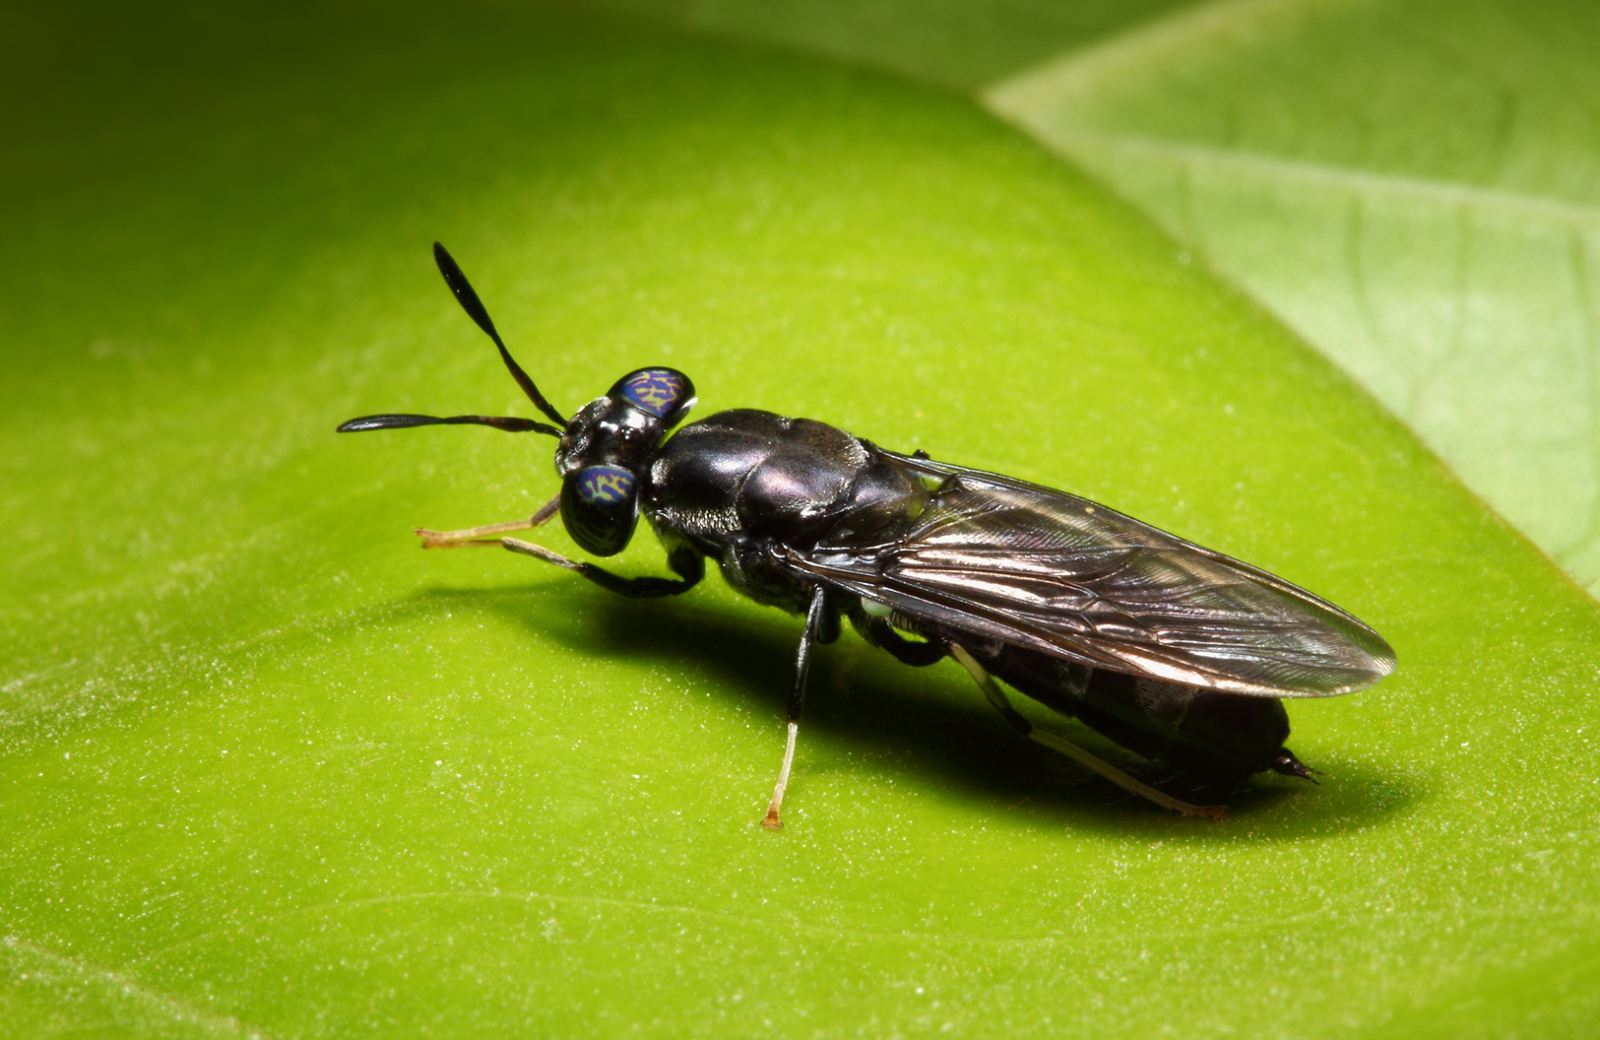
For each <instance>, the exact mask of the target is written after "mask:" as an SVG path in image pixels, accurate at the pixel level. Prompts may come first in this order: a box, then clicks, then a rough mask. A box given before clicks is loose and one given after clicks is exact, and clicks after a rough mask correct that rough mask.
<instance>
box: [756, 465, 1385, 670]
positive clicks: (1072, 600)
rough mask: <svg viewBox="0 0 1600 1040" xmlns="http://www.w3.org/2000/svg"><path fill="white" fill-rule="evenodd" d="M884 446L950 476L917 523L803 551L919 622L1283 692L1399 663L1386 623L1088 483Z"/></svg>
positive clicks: (1118, 666)
mask: <svg viewBox="0 0 1600 1040" xmlns="http://www.w3.org/2000/svg"><path fill="white" fill-rule="evenodd" d="M879 450H881V449H879ZM884 454H885V455H886V456H887V457H889V458H890V459H892V460H894V461H895V462H896V463H898V464H900V465H903V466H905V467H907V468H908V469H911V470H913V471H915V472H917V473H918V474H919V475H920V476H923V477H925V478H931V479H930V483H931V482H933V481H937V482H938V488H937V490H936V491H935V492H934V493H933V498H932V501H931V502H930V504H929V506H928V508H927V509H925V510H924V511H923V512H922V514H921V515H919V516H918V517H917V518H916V520H914V521H913V522H912V524H911V526H910V528H909V530H907V531H904V532H902V533H901V535H900V536H899V537H897V538H896V539H894V540H893V541H887V542H883V543H881V544H878V545H873V546H869V547H861V546H850V545H847V544H842V543H841V544H827V543H824V544H821V545H819V546H817V547H816V548H815V549H811V550H808V551H805V552H793V551H791V552H792V555H791V556H790V557H789V559H788V562H789V563H790V564H791V565H792V566H794V567H796V568H797V569H799V570H801V571H804V572H806V573H808V574H811V575H813V576H815V577H817V578H819V579H822V580H824V581H826V582H827V583H829V584H831V585H834V586H835V587H838V588H841V589H844V590H845V591H848V592H850V593H853V594H855V595H858V596H861V597H863V598H864V599H867V600H872V601H877V602H879V603H882V604H884V605H886V606H888V607H889V608H891V609H892V610H893V611H895V612H897V613H899V614H902V615H905V616H907V617H909V618H911V619H914V620H915V621H918V622H921V623H922V625H921V626H919V627H924V628H926V629H929V630H935V631H941V632H944V633H950V632H955V633H960V632H967V633H973V634H975V635H977V636H980V637H988V638H992V639H998V640H1001V641H1004V642H1006V643H1010V644H1015V645H1020V646H1025V647H1028V648H1030V649H1034V650H1039V651H1043V652H1045V653H1048V654H1052V655H1054V656H1058V657H1062V658H1065V659H1067V660H1071V661H1075V662H1078V663H1081V664H1087V665H1090V666H1092V667H1095V668H1105V669H1109V670H1111V671H1117V672H1130V673H1135V674H1141V675H1149V676H1152V677H1155V678H1159V679H1165V680H1168V681H1171V682H1179V683H1186V684H1190V685H1194V686H1200V687H1206V688H1210V689H1217V690H1227V691H1230V692H1234V693H1244V694H1256V695H1261V696H1271V697H1297V696H1298V697H1320V696H1329V695H1332V694H1337V693H1348V692H1350V691H1351V690H1357V689H1360V688H1361V687H1364V686H1368V685H1370V684H1371V683H1373V682H1376V681H1377V680H1378V679H1381V678H1382V677H1383V676H1385V675H1388V674H1389V673H1390V672H1392V671H1393V670H1394V665H1395V657H1394V651H1393V650H1392V649H1390V647H1389V644H1388V643H1386V642H1384V640H1383V637H1382V636H1380V635H1378V633H1376V632H1374V631H1373V630H1372V629H1371V628H1368V627H1367V626H1366V625H1365V624H1363V623H1362V622H1361V621H1359V620H1357V619H1356V618H1354V617H1352V616H1351V615H1350V614H1347V613H1345V612H1344V611H1342V610H1340V609H1339V608H1338V607H1336V606H1334V605H1333V604H1331V603H1329V602H1327V601H1326V600H1323V599H1320V598H1318V597H1317V596H1314V595H1312V594H1311V593H1309V592H1307V591H1305V590H1304V589H1301V588H1299V587H1297V586H1295V585H1291V584H1290V583H1289V582H1286V581H1284V580H1283V579H1281V578H1278V577H1276V576H1275V575H1272V574H1269V573H1267V572H1266V571H1263V570H1261V569H1260V568H1257V567H1252V566H1250V565H1249V564H1247V563H1242V562H1240V561H1238V560H1235V559H1233V558H1231V557H1228V556H1224V555H1222V554H1221V553H1217V552H1213V551H1211V550H1210V549H1206V548H1202V547H1201V546H1198V545H1195V544H1193V543H1191V542H1186V541H1184V540H1183V539H1181V538H1177V537H1175V536H1173V535H1170V534H1167V533H1166V532H1165V531H1161V530H1158V529H1157V528H1154V527H1151V526H1150V525H1149V524H1144V523H1140V522H1139V521H1138V520H1135V519H1133V518H1132V517H1130V516H1126V515H1124V514H1122V513H1119V512H1117V511H1115V510H1113V509H1108V508H1107V507H1105V506H1102V505H1098V504H1096V503H1094V502H1090V501H1088V500H1086V499H1082V498H1078V497H1076V496H1074V495H1068V494H1065V493H1063V492H1060V491H1053V490H1051V489H1049V488H1043V487H1038V486H1035V485H1032V484H1026V483H1023V482H1021V481H1016V480H1012V479H1010V478H1008V477H1002V476H999V475H997V474H993V473H984V472H982V471H979V470H969V469H963V468H961V467H958V466H951V465H947V464H945V463H939V462H933V461H931V460H927V459H922V458H916V457H912V456H907V455H899V454H896V453H894V452H884Z"/></svg>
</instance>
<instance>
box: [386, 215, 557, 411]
mask: <svg viewBox="0 0 1600 1040" xmlns="http://www.w3.org/2000/svg"><path fill="white" fill-rule="evenodd" d="M433 261H434V263H436V264H438V265H439V273H440V274H442V275H444V284H446V285H448V286H449V287H450V291H451V292H453V293H455V295H456V302H458V303H460V304H461V309H462V310H464V311H466V312H467V316H468V317H469V318H471V319H472V320H473V321H475V322H477V324H478V328H480V329H482V330H483V331H484V332H485V333H487V334H488V336H489V338H490V339H492V340H494V345H495V346H496V347H498V348H500V360H501V361H504V362H505V363H506V369H507V371H509V372H510V373H511V378H512V379H515V380H516V381H517V385H518V386H520V387H522V392H523V393H525V394H527V395H528V400H530V401H532V402H533V403H534V405H535V406H537V407H538V409H539V411H541V412H543V413H544V414H546V415H548V416H549V417H550V418H551V419H553V420H554V421H555V423H556V425H557V426H560V427H565V426H566V424H567V420H566V417H565V416H563V415H562V414H561V413H560V412H558V411H556V410H555V408H554V407H552V406H551V404H550V402H549V401H546V400H545V399H544V394H541V393H540V392H539V388H538V387H537V386H534V385H533V380H532V379H530V378H529V377H528V373H526V372H524V371H523V370H522V366H521V365H519V364H517V362H516V359H515V358H513V357H512V356H511V351H509V350H507V349H506V345H505V343H504V342H503V341H502V340H501V339H500V333H498V332H496V331H495V329H494V322H493V321H491V320H490V319H489V312H488V311H487V310H485V309H484V306H483V301H482V300H480V299H478V294H477V293H475V292H473V291H472V283H471V282H469V281H467V276H466V275H464V274H462V273H461V266H460V265H459V264H457V263H456V261H455V258H454V257H452V256H451V255H450V254H449V253H448V252H446V250H445V248H444V246H442V245H440V244H439V243H437V242H435V243H434V244H433ZM436 421H439V422H455V421H457V420H453V419H442V420H436ZM460 421H474V420H471V419H468V418H466V417H462V419H461V420H460ZM411 425H418V426H420V425H421V423H413V424H411ZM488 425H493V424H492V423H491V424H488ZM373 428H375V427H373Z"/></svg>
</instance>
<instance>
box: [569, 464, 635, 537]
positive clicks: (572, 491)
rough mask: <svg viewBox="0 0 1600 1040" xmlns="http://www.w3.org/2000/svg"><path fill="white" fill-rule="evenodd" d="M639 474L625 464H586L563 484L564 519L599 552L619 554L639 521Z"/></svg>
mask: <svg viewBox="0 0 1600 1040" xmlns="http://www.w3.org/2000/svg"><path fill="white" fill-rule="evenodd" d="M638 489H639V481H638V478H637V477H635V476H634V475H633V473H632V472H630V471H629V470H626V469H623V468H622V467H621V466H585V467H584V468H583V469H580V470H576V471H575V472H573V473H569V474H568V475H567V479H566V480H565V481H564V482H562V485H561V522H562V523H563V524H565V525H566V528H567V533H568V534H570V535H572V540H573V541H575V542H577V543H578V544H579V545H581V546H582V547H583V548H584V550H585V551H587V552H591V553H593V554H594V555H596V556H615V555H616V554H617V553H619V552H621V551H622V550H623V549H624V548H625V547H626V546H627V544H628V540H629V539H630V538H632V537H633V528H634V525H635V524H637V523H638V521H639V503H638Z"/></svg>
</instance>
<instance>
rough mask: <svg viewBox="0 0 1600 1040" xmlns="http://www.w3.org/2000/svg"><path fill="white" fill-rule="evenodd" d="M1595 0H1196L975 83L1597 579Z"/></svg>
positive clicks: (1598, 80)
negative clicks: (1513, 0) (1201, 3)
mask: <svg viewBox="0 0 1600 1040" xmlns="http://www.w3.org/2000/svg"><path fill="white" fill-rule="evenodd" d="M1597 33H1600V18H1597V9H1596V8H1595V7H1594V5H1592V4H1583V3H1576V2H1573V3H1554V4H1541V5H1539V6H1538V7H1537V8H1536V9H1523V8H1520V7H1511V6H1507V5H1504V4H1499V3H1495V2H1493V0H1470V2H1467V3H1457V2H1448V3H1444V2H1429V3H1422V4H1408V5H1398V4H1376V3H1342V4H1315V3H1289V4H1283V3H1260V2H1247V3H1235V4H1231V5H1220V6H1218V7H1206V8H1200V9H1198V10H1196V11H1195V12H1194V13H1192V14H1184V15H1180V16H1178V17H1176V18H1173V19H1170V20H1168V21H1166V22H1162V23H1157V24H1154V25H1152V26H1150V27H1147V28H1144V29H1142V30H1141V31H1138V32H1133V33H1129V34H1126V35H1123V36H1121V37H1119V38H1117V39H1115V40H1112V41H1109V42H1107V43H1104V44H1102V45H1101V46H1099V47H1094V48H1088V49H1081V50H1075V51H1073V52H1071V53H1068V54H1065V55H1064V56H1063V57H1061V58H1060V59H1059V60H1057V61H1054V62H1048V63H1045V64H1044V65H1042V66H1041V67H1039V68H1038V69H1035V70H1031V71H1029V72H1026V73H1023V74H1021V75H1018V76H1016V77H1015V78H1013V79H1011V80H1009V81H1007V82H1003V83H1000V84H998V85H995V86H992V87H991V88H990V89H989V90H988V91H987V93H986V96H987V98H988V101H989V103H990V104H991V105H992V106H993V107H994V108H996V109H997V110H999V111H1001V112H1005V113H1007V114H1009V115H1010V116H1011V117H1012V118H1015V119H1016V120H1017V121H1019V122H1020V123H1021V124H1023V125H1025V126H1027V127H1028V128H1030V129H1031V130H1032V131H1033V132H1034V133H1036V134H1037V135H1038V136H1039V137H1040V138H1041V139H1043V140H1045V141H1048V142H1050V143H1051V144H1052V145H1053V146H1055V147H1057V148H1060V149H1061V150H1062V151H1064V152H1065V153H1066V154H1068V155H1070V156H1072V157H1073V158H1074V159H1077V160H1078V161H1080V162H1082V163H1083V164H1085V165H1086V166H1088V167H1089V168H1090V169H1091V170H1093V171H1095V172H1096V173H1098V174H1100V175H1101V176H1103V177H1104V178H1105V179H1106V180H1107V181H1108V182H1110V183H1111V184H1113V185H1115V186H1116V187H1117V188H1118V189H1119V190H1120V191H1122V192H1123V193H1125V194H1126V195H1127V196H1128V197H1129V198H1132V199H1134V200H1136V201H1137V202H1138V203H1139V204H1140V205H1141V206H1143V207H1145V208H1146V209H1147V210H1149V211H1150V212H1152V213H1153V214H1155V215H1156V216H1157V217H1158V219H1159V220H1160V221H1161V222H1162V224H1163V225H1164V226H1166V227H1167V228H1168V229H1169V230H1170V231H1172V232H1173V233H1174V234H1175V235H1177V236H1178V237H1180V238H1181V239H1183V240H1184V241H1186V242H1189V243H1191V244H1193V245H1194V246H1195V247H1196V248H1197V249H1198V250H1199V251H1201V252H1203V254H1204V255H1205V256H1206V257H1207V259H1208V260H1209V261H1210V262H1211V263H1212V264H1214V265H1215V266H1216V268H1217V269H1218V271H1219V272H1221V273H1222V274H1224V275H1225V276H1227V277H1229V278H1231V279H1234V280H1235V281H1236V282H1238V283H1239V284H1240V285H1242V286H1244V287H1245V288H1246V289H1247V290H1249V291H1250V292H1251V293H1253V294H1255V295H1257V296H1258V297H1259V298H1260V299H1262V300H1263V301H1265V303H1266V304H1267V305H1268V306H1270V307H1271V308H1273V309H1274V310H1275V311H1277V312H1278V313H1279V314H1281V315H1282V316H1283V317H1284V318H1285V320H1287V321H1288V322H1289V323H1290V324H1291V325H1292V326H1293V327H1294V328H1295V329H1296V330H1297V331H1299V332H1300V333H1301V334H1303V335H1304V336H1305V337H1306V338H1307V339H1308V340H1309V341H1310V342H1311V343H1313V344H1315V345H1316V346H1317V347H1318V348H1319V349H1321V350H1323V351H1324V352H1325V353H1327V354H1328V355H1329V356H1330V357H1332V358H1333V359H1334V360H1336V361H1338V362H1339V363H1340V364H1341V365H1342V366H1344V367H1345V369H1346V370H1348V371H1349V372H1351V373H1352V374H1353V375H1355V376H1356V378H1357V379H1358V380H1360V381H1361V383H1362V384H1363V385H1365V386H1366V387H1368V388H1369V389H1370V390H1371V391H1372V392H1373V393H1374V394H1376V395H1377V397H1378V398H1379V400H1381V401H1382V402H1383V403H1384V404H1385V405H1387V406H1388V407H1389V408H1390V409H1391V410H1393V411H1394V412H1395V414H1396V415H1398V416H1400V417H1401V418H1402V419H1403V420H1404V421H1405V422H1407V423H1408V424H1409V425H1410V426H1411V427H1412V428H1413V429H1415V430H1416V431H1417V432H1418V433H1419V434H1420V435H1421V436H1422V438H1423V439H1424V440H1425V441H1426V442H1427V443H1428V444H1429V446H1430V447H1432V448H1433V449H1434V450H1435V451H1437V452H1438V453H1439V454H1440V455H1441V456H1442V457H1443V458H1444V459H1445V460H1446V461H1448V462H1449V463H1450V465H1451V466H1452V468H1454V469H1455V470H1456V472H1457V473H1459V474H1460V476H1461V478H1462V479H1463V480H1464V481H1466V483H1467V484H1468V485H1469V486H1470V487H1472V488H1474V489H1476V490H1477V491H1478V492H1479V493H1480V494H1482V495H1483V496H1484V497H1485V498H1486V499H1487V500H1488V501H1489V502H1490V503H1491V504H1492V505H1494V507H1495V508H1496V509H1498V510H1499V511H1500V512H1501V513H1502V514H1503V515H1505V516H1506V517H1507V519H1509V520H1510V521H1511V522H1512V523H1514V524H1516V525H1517V526H1518V527H1519V528H1521V529H1522V530H1523V531H1525V532H1526V533H1527V534H1528V536H1529V537H1530V538H1532V539H1533V541H1534V542H1535V543H1537V544H1538V545H1540V546H1541V547H1543V548H1544V549H1545V551H1547V552H1548V553H1550V554H1551V555H1552V556H1553V557H1554V558H1555V559H1556V560H1557V561H1558V562H1559V563H1560V564H1561V565H1562V566H1563V567H1564V568H1565V569H1566V570H1567V571H1568V572H1569V573H1570V574H1572V575H1573V576H1574V577H1575V578H1576V579H1577V580H1578V581H1579V583H1580V584H1584V585H1586V586H1587V587H1588V588H1589V590H1590V591H1591V592H1592V593H1600V187H1597V186H1600V178H1597V176H1596V174H1597V173H1600V167H1597V162H1600V158H1597V157H1600V151H1597V150H1596V149H1595V146H1594V142H1595V128H1596V122H1595V120H1596V111H1595V107H1594V104H1593V99H1594V98H1596V97H1600V65H1597V64H1596V62H1595V61H1594V54H1593V50H1594V48H1593V46H1592V43H1593V40H1594V39H1595V37H1596V34H1597Z"/></svg>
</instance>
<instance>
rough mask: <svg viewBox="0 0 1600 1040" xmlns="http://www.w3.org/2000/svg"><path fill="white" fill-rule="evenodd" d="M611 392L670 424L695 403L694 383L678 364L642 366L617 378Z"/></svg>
mask: <svg viewBox="0 0 1600 1040" xmlns="http://www.w3.org/2000/svg"><path fill="white" fill-rule="evenodd" d="M611 396H612V397H620V398H622V399H623V400H624V401H627V402H628V403H629V404H631V405H633V406H634V407H636V408H638V409H640V410H641V411H644V412H647V413H649V414H650V415H653V416H655V417H656V418H657V419H660V420H661V421H662V422H664V423H666V424H667V425H668V426H670V425H672V424H673V423H674V422H676V421H677V420H678V419H680V418H681V417H682V416H683V413H684V412H685V411H687V410H688V408H689V406H690V405H691V404H693V403H694V384H693V383H691V382H689V377H688V376H686V375H684V374H683V373H682V372H679V371H678V370H677V369H675V368H641V369H639V370H638V371H637V372H630V373H628V374H627V375H625V376H623V377H622V378H621V379H619V380H617V385H616V386H613V387H612V388H611Z"/></svg>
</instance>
